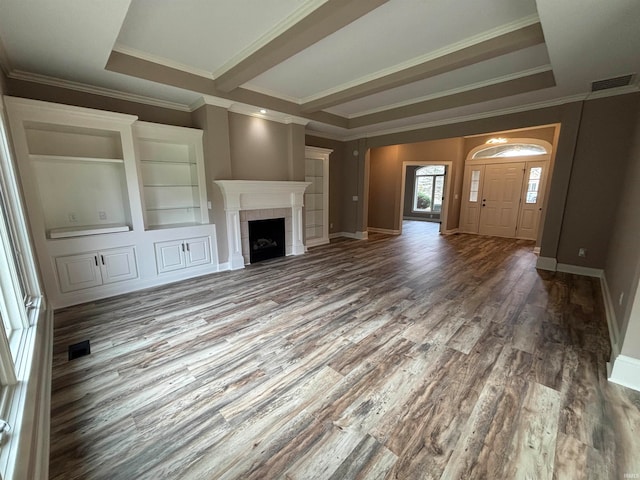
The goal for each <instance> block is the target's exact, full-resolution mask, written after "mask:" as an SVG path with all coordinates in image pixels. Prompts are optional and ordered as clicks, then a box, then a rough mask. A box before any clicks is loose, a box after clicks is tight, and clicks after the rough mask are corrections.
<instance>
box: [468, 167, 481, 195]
mask: <svg viewBox="0 0 640 480" xmlns="http://www.w3.org/2000/svg"><path fill="white" fill-rule="evenodd" d="M479 191H480V170H473V171H472V172H471V186H470V188H469V201H470V202H477V201H478V192H479Z"/></svg>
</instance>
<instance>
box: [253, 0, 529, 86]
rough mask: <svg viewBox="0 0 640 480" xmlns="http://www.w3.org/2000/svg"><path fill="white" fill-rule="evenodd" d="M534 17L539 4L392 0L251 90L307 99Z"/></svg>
mask: <svg viewBox="0 0 640 480" xmlns="http://www.w3.org/2000/svg"><path fill="white" fill-rule="evenodd" d="M534 14H536V5H535V1H534V0H477V1H474V2H467V3H466V4H465V6H464V8H460V6H459V4H458V2H448V1H434V0H431V1H426V0H391V1H389V2H388V3H386V4H385V5H382V6H381V7H379V8H377V9H375V10H374V11H372V12H371V13H369V14H367V15H365V16H364V17H362V18H360V19H358V20H356V21H355V22H353V23H351V24H350V25H348V26H346V27H345V28H343V29H342V30H340V31H338V32H336V33H334V34H333V35H330V36H328V37H326V38H324V39H323V40H321V41H319V42H318V43H316V44H315V45H313V46H311V47H309V48H308V49H306V50H304V51H303V52H300V53H299V54H297V55H295V56H293V57H291V58H290V59H288V60H286V61H285V62H283V63H281V64H280V65H278V66H276V67H274V68H272V69H271V70H269V71H267V72H265V73H264V74H262V75H260V76H258V77H256V78H255V79H253V80H252V81H251V82H249V83H248V84H247V85H246V87H247V88H257V89H260V90H263V91H270V92H274V93H279V94H282V95H284V96H286V97H289V98H291V97H294V98H299V99H304V98H307V97H311V96H314V95H317V94H319V93H321V92H326V91H328V90H330V89H333V88H335V87H337V86H340V85H344V84H349V83H350V82H353V81H354V80H355V79H361V78H363V77H365V76H367V75H372V74H375V73H377V72H381V71H383V70H385V69H389V68H392V67H394V66H396V65H399V64H402V63H403V62H408V61H410V60H413V59H416V58H418V57H421V56H423V55H426V54H429V53H430V52H433V51H436V50H440V49H443V48H445V47H448V46H450V45H451V44H454V43H456V42H460V41H463V40H465V39H468V38H470V37H473V36H476V35H479V34H482V33H484V32H487V31H489V30H492V29H495V28H498V27H501V26H503V25H505V24H508V23H512V22H515V21H517V20H520V19H522V18H524V17H527V16H530V15H534Z"/></svg>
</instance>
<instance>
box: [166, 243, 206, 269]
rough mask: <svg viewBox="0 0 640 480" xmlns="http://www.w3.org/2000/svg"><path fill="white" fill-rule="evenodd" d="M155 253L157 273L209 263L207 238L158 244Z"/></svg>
mask: <svg viewBox="0 0 640 480" xmlns="http://www.w3.org/2000/svg"><path fill="white" fill-rule="evenodd" d="M155 251H156V262H157V266H158V272H159V273H166V272H172V271H174V270H181V269H183V268H192V267H195V266H198V265H206V264H209V263H211V244H210V241H209V237H199V238H187V239H184V240H171V241H168V242H159V243H156V244H155Z"/></svg>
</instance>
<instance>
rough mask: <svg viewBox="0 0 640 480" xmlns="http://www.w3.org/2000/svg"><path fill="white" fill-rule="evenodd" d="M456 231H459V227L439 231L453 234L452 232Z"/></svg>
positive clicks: (444, 233) (443, 233)
mask: <svg viewBox="0 0 640 480" xmlns="http://www.w3.org/2000/svg"><path fill="white" fill-rule="evenodd" d="M458 232H460V229H459V228H451V229H449V230H443V231H442V232H440V233H442V235H453V234H454V233H458Z"/></svg>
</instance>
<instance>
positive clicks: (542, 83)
mask: <svg viewBox="0 0 640 480" xmlns="http://www.w3.org/2000/svg"><path fill="white" fill-rule="evenodd" d="M555 85H556V82H555V78H554V76H553V71H551V70H546V71H544V72H540V73H534V74H532V75H527V76H524V77H520V78H516V79H513V80H506V81H503V82H498V83H494V84H493V85H487V86H484V87H479V88H474V89H472V90H467V91H464V92H459V93H454V94H451V95H445V96H443V97H437V98H432V99H429V100H424V101H422V102H416V103H411V104H409V105H403V106H401V107H396V108H390V109H388V110H382V111H380V112H375V113H370V114H366V115H361V116H359V117H354V118H351V119H349V127H348V128H358V127H366V126H369V125H375V124H377V123H382V122H389V121H391V120H398V119H402V118H407V117H414V116H417V115H423V114H425V113H431V112H437V111H441V110H447V109H450V108H455V107H462V106H465V105H473V104H475V103H480V102H487V101H489V100H496V99H498V98H504V97H509V96H512V95H517V94H519V93H526V92H532V91H535V90H541V89H543V88H549V87H554V86H555Z"/></svg>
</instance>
